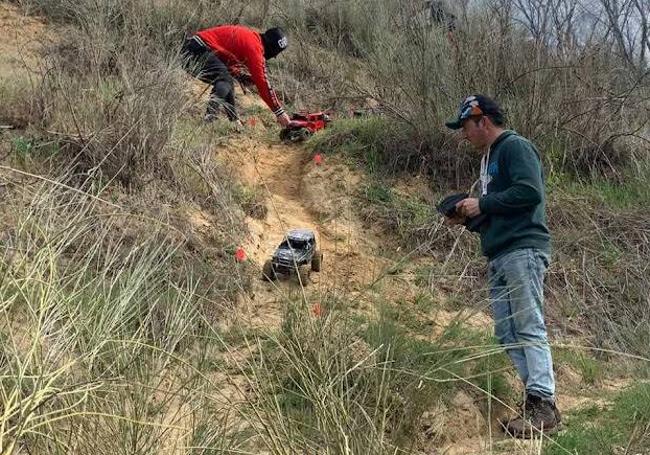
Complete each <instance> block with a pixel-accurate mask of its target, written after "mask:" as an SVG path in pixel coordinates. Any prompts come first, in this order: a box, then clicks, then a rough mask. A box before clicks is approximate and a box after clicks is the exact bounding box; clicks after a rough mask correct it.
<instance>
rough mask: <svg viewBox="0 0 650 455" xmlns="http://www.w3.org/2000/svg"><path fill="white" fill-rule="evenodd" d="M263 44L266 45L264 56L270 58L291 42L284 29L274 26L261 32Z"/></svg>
mask: <svg viewBox="0 0 650 455" xmlns="http://www.w3.org/2000/svg"><path fill="white" fill-rule="evenodd" d="M260 36H261V37H262V44H263V45H264V58H266V59H270V58H273V57H275V56H276V55H278V54H279V53H280V52H282V51H283V50H285V49H286V48H287V45H288V44H289V42H288V41H287V35H285V34H284V30H282V29H281V28H280V27H273V28H270V29H268V30H267V31H265V32H264V33H261V34H260Z"/></svg>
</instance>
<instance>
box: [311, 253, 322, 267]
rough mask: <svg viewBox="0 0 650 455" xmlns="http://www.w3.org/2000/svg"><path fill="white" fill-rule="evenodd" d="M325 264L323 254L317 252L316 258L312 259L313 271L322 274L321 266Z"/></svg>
mask: <svg viewBox="0 0 650 455" xmlns="http://www.w3.org/2000/svg"><path fill="white" fill-rule="evenodd" d="M322 263H323V253H321V252H320V251H318V250H316V251H314V256H313V257H312V258H311V269H312V270H313V271H314V272H320V266H321V264H322Z"/></svg>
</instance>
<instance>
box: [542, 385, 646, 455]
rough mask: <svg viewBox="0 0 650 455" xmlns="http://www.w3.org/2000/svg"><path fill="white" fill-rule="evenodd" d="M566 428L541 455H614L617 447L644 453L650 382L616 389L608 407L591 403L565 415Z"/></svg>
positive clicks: (617, 449)
mask: <svg viewBox="0 0 650 455" xmlns="http://www.w3.org/2000/svg"><path fill="white" fill-rule="evenodd" d="M566 426H567V430H566V431H564V432H562V433H561V434H560V435H559V436H557V437H555V438H554V442H555V444H548V445H547V446H546V449H545V451H544V454H545V455H555V454H560V453H563V454H564V453H567V452H569V453H578V454H591V453H598V454H603V455H608V454H611V455H614V454H616V453H619V448H620V447H627V448H628V449H627V450H628V451H630V452H631V453H646V452H644V451H645V450H647V448H648V447H649V444H650V433H649V432H648V428H649V427H650V385H649V384H647V383H642V384H637V385H634V386H632V387H631V388H629V389H628V390H625V391H623V392H621V393H619V394H618V395H617V396H616V398H615V399H614V403H613V406H612V407H611V408H606V409H601V408H599V407H597V406H593V407H590V408H587V409H585V410H582V411H580V412H578V413H576V414H574V415H571V416H569V417H568V419H567V425H566Z"/></svg>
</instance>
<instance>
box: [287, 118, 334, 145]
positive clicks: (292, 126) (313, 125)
mask: <svg viewBox="0 0 650 455" xmlns="http://www.w3.org/2000/svg"><path fill="white" fill-rule="evenodd" d="M330 120H331V119H330V117H329V115H327V114H326V113H324V112H314V113H312V114H310V113H307V112H296V113H294V114H292V115H291V123H289V125H288V126H287V127H286V128H284V129H283V130H282V131H280V139H282V140H283V141H285V142H300V141H304V140H305V139H307V138H308V137H309V136H311V135H312V134H314V133H315V132H316V131H318V130H322V129H323V128H325V127H326V126H327V124H328V123H329V122H330Z"/></svg>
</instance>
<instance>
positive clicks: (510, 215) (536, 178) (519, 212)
mask: <svg viewBox="0 0 650 455" xmlns="http://www.w3.org/2000/svg"><path fill="white" fill-rule="evenodd" d="M487 182H488V184H487V194H484V195H482V196H481V197H480V198H479V207H480V209H481V213H485V214H487V215H488V219H487V221H486V222H485V223H484V224H483V226H481V248H482V250H483V254H484V255H485V256H487V258H488V259H489V260H492V259H495V258H497V257H498V256H501V255H503V254H505V253H508V252H510V251H513V250H517V249H521V248H537V249H539V250H541V251H543V252H545V253H547V254H548V253H550V249H551V248H550V240H551V236H550V234H549V231H548V226H547V225H546V215H545V196H544V171H543V170H542V164H541V160H540V156H539V152H538V151H537V149H536V148H535V146H534V145H533V144H532V143H530V142H529V141H528V140H527V139H525V138H523V137H521V136H519V135H518V134H517V133H515V132H514V131H505V132H503V133H502V134H501V135H500V136H499V137H498V138H497V140H496V141H495V142H494V143H493V144H492V145H491V146H490V150H489V155H488V160H487Z"/></svg>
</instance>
